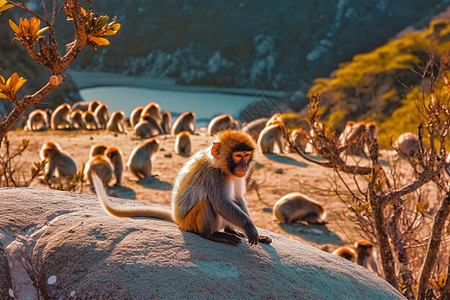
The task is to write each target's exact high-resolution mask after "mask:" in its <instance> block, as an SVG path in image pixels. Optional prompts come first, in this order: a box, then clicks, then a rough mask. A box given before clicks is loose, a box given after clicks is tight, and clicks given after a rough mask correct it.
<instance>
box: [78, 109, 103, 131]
mask: <svg viewBox="0 0 450 300" xmlns="http://www.w3.org/2000/svg"><path fill="white" fill-rule="evenodd" d="M82 117H83V121H84V126H85V128H86V129H87V130H98V129H99V127H98V123H97V120H96V119H95V116H94V113H93V112H92V111H90V110H87V111H85V112H83V114H82Z"/></svg>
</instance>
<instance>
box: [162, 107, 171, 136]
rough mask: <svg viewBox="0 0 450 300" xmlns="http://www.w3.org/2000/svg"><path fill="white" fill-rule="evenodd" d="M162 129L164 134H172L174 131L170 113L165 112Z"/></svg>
mask: <svg viewBox="0 0 450 300" xmlns="http://www.w3.org/2000/svg"><path fill="white" fill-rule="evenodd" d="M161 128H162V130H163V132H164V134H170V132H171V130H172V115H171V114H170V112H168V111H165V112H163V114H162V117H161Z"/></svg>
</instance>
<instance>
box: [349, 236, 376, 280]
mask: <svg viewBox="0 0 450 300" xmlns="http://www.w3.org/2000/svg"><path fill="white" fill-rule="evenodd" d="M354 247H355V249H356V254H357V257H356V263H357V264H358V265H360V266H363V267H365V268H367V269H369V270H371V271H373V272H375V273H377V274H378V265H377V262H376V259H375V252H374V249H373V244H372V243H371V242H369V241H367V240H359V241H356V242H355V246H354Z"/></svg>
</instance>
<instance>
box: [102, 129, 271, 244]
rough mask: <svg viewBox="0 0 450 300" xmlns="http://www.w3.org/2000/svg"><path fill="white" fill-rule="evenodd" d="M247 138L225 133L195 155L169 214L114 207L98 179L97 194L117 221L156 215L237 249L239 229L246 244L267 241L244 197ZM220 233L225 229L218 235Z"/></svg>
mask: <svg viewBox="0 0 450 300" xmlns="http://www.w3.org/2000/svg"><path fill="white" fill-rule="evenodd" d="M254 149H255V144H254V142H253V141H252V139H251V137H250V136H249V135H247V134H243V133H241V132H237V131H231V130H230V131H224V132H222V134H221V135H220V137H219V141H218V142H215V143H213V145H212V146H210V147H208V148H206V149H203V150H201V151H199V152H198V153H197V154H195V155H194V156H193V157H192V158H191V159H190V160H189V161H188V162H187V163H186V164H185V165H184V166H183V168H182V169H181V170H180V172H179V173H178V175H177V176H176V178H175V184H174V187H173V192H172V210H170V209H168V208H156V207H137V208H135V207H124V208H120V207H116V206H114V205H113V204H112V203H111V202H110V201H109V199H108V196H107V195H106V192H105V190H104V189H103V188H102V186H101V181H100V179H99V178H98V177H94V184H95V190H96V191H97V196H98V198H99V201H100V203H101V205H102V206H103V208H104V209H105V210H106V211H107V212H108V213H110V214H112V215H114V216H117V217H136V216H141V217H142V216H145V217H156V218H164V219H169V220H173V221H175V223H177V224H178V226H179V227H180V229H182V230H186V231H189V232H193V233H196V234H199V235H200V236H202V237H204V238H207V239H210V240H212V241H215V242H220V243H226V244H230V245H233V246H237V245H239V244H240V243H241V236H242V234H241V233H239V232H237V231H236V230H237V229H241V230H243V231H244V232H245V235H246V236H247V238H248V242H249V244H250V245H256V244H258V242H262V243H271V241H272V239H271V238H270V237H268V236H260V235H259V234H258V231H257V229H256V227H255V226H254V225H253V222H252V221H251V219H250V217H249V214H248V210H247V204H246V201H245V199H244V194H245V176H246V174H247V171H248V169H249V166H250V163H251V162H252V158H253V151H254ZM222 230H223V231H222Z"/></svg>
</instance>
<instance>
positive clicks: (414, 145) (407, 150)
mask: <svg viewBox="0 0 450 300" xmlns="http://www.w3.org/2000/svg"><path fill="white" fill-rule="evenodd" d="M392 146H393V147H394V149H396V150H397V152H398V154H399V158H405V159H415V158H417V156H418V155H419V153H420V143H419V137H418V136H417V135H416V134H414V133H411V132H405V133H403V134H402V135H400V136H399V137H398V139H397V140H396V141H395V143H394V145H392Z"/></svg>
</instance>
